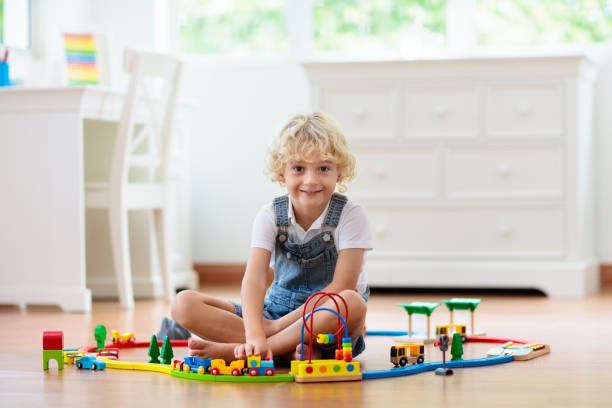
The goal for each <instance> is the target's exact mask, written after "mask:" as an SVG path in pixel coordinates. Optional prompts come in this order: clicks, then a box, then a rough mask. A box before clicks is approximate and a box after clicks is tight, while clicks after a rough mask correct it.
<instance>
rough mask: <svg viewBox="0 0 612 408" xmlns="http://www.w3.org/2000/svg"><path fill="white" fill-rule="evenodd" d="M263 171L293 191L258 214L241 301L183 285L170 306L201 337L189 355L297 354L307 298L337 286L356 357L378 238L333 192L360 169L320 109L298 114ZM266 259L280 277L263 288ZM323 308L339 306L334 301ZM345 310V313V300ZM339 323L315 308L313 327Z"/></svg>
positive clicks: (358, 209) (326, 329)
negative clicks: (369, 262) (369, 263)
mask: <svg viewBox="0 0 612 408" xmlns="http://www.w3.org/2000/svg"><path fill="white" fill-rule="evenodd" d="M267 173H268V174H269V175H270V176H271V179H272V180H273V181H278V182H279V183H280V184H281V185H283V186H285V187H286V189H287V192H288V195H285V196H282V197H278V198H276V199H275V200H274V201H273V203H270V204H268V205H266V206H264V207H263V208H262V210H261V211H260V212H259V214H258V215H257V217H256V218H255V221H254V224H253V233H252V240H251V252H250V255H249V260H248V263H247V268H246V272H245V275H244V278H243V281H242V290H241V297H242V305H240V304H237V303H233V302H229V301H226V300H221V299H216V298H214V297H211V296H208V295H205V294H201V293H198V292H195V291H183V292H180V293H179V294H178V295H177V297H176V299H175V301H174V302H173V304H172V308H171V315H172V318H173V319H174V321H175V322H176V323H178V324H179V325H182V326H183V327H185V328H186V329H187V330H189V331H191V332H192V333H195V334H196V335H198V336H199V337H201V338H202V340H200V339H191V340H190V341H189V349H190V354H191V355H197V356H200V357H215V358H224V359H226V360H228V361H229V360H233V359H240V358H245V357H248V356H251V355H253V354H259V355H261V356H262V357H264V358H272V356H284V357H285V358H288V359H293V358H295V355H296V354H297V355H298V356H299V352H300V350H299V347H300V336H301V327H302V313H303V309H304V306H303V304H304V302H305V301H306V299H307V298H308V297H309V296H310V295H311V294H312V293H315V292H318V291H324V292H335V293H339V294H340V295H341V296H342V297H343V298H344V299H345V301H346V303H347V306H348V319H347V325H348V329H349V335H350V336H351V338H352V339H353V355H354V356H356V355H357V354H359V353H361V352H362V351H363V350H364V349H365V342H364V340H363V336H362V330H363V327H364V322H365V315H366V301H367V298H368V295H369V289H368V287H367V281H366V277H365V274H364V272H363V264H364V251H366V250H371V249H372V248H371V247H372V245H371V236H370V230H369V226H368V222H367V217H366V213H365V211H364V209H363V207H362V206H361V205H359V204H357V203H355V202H354V201H351V200H348V199H347V198H346V197H344V196H343V195H340V194H338V193H335V190H336V187H338V189H339V190H340V191H344V190H345V183H346V182H347V181H350V180H351V179H352V178H353V177H354V173H355V158H354V156H353V154H352V153H351V152H350V150H349V148H348V144H347V142H346V139H345V137H344V135H343V134H342V132H341V131H340V130H339V128H338V127H337V126H336V125H335V123H334V122H333V121H332V120H331V119H330V118H328V117H327V116H326V115H324V114H322V113H314V114H312V115H310V116H303V115H297V116H295V117H293V118H292V119H291V121H290V122H289V123H288V124H287V125H286V126H285V127H284V128H283V129H282V131H281V132H280V135H279V136H278V138H277V139H276V140H275V142H274V143H273V145H272V147H271V149H270V154H269V157H268V162H267ZM268 266H272V267H273V268H274V282H273V284H272V285H271V286H270V288H268V290H267V291H266V275H267V271H268ZM313 305H314V302H311V303H310V304H309V310H307V311H306V312H307V313H308V312H310V311H311V309H312V306H313ZM319 307H327V308H332V309H335V305H334V304H333V302H332V301H331V300H326V301H325V302H321V303H320V304H319V305H317V308H319ZM339 312H340V313H341V314H342V315H343V316H345V311H344V310H343V308H342V307H341V310H340V311H339ZM336 328H337V317H336V316H335V315H334V314H332V313H329V312H319V313H317V315H316V319H315V327H314V331H315V333H330V332H335V331H336ZM305 341H306V340H305ZM334 347H335V345H330V346H329V347H325V348H323V349H318V350H313V351H314V353H313V355H316V356H320V355H322V356H323V357H324V358H333V348H334Z"/></svg>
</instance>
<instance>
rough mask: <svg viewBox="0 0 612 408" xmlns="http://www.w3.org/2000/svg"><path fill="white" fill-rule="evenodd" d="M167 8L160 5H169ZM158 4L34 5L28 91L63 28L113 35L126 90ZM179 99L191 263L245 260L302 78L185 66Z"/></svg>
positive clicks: (606, 132)
mask: <svg viewBox="0 0 612 408" xmlns="http://www.w3.org/2000/svg"><path fill="white" fill-rule="evenodd" d="M162 3H163V2H162ZM155 4H156V2H154V1H149V0H130V1H119V0H107V1H88V2H83V1H78V0H53V1H51V0H32V19H33V51H32V53H31V54H23V53H22V54H19V53H17V55H14V56H13V59H12V69H13V70H14V71H13V72H14V73H16V75H17V76H18V77H22V78H24V80H25V84H26V85H53V84H54V83H55V82H54V81H57V76H56V75H55V74H54V69H55V68H54V61H55V60H56V59H57V56H56V55H54V53H53V52H52V51H51V50H52V46H51V43H52V41H54V38H56V37H57V27H83V28H85V29H87V28H89V29H91V30H96V31H99V32H104V33H107V35H108V42H109V44H108V45H109V58H110V61H111V68H112V71H111V80H112V84H113V85H114V86H117V87H121V86H122V84H123V81H124V79H123V76H122V74H121V73H120V70H119V67H120V61H121V52H122V50H123V49H124V48H125V47H133V48H137V49H154V48H155V47H156V46H157V45H158V44H159V38H157V37H158V33H157V32H156V28H155V21H156V16H155ZM182 96H185V97H196V98H198V99H199V100H200V101H201V103H200V106H199V107H198V109H197V112H196V122H195V126H194V132H193V142H192V143H193V178H192V182H193V196H192V209H193V216H192V220H193V245H194V248H193V257H194V261H195V262H243V261H245V260H246V258H247V255H248V247H249V240H250V228H251V222H252V219H253V217H254V215H255V214H256V212H257V210H258V209H259V208H260V207H261V205H263V204H264V203H266V202H268V201H269V200H271V199H272V198H273V197H274V196H275V195H276V194H279V193H280V192H281V191H280V189H279V188H278V187H277V186H275V185H273V184H272V183H271V182H270V181H268V180H267V179H266V177H265V176H264V175H263V173H262V171H263V160H264V155H265V150H266V147H267V144H268V142H269V141H270V140H271V139H272V138H273V137H274V135H275V134H276V132H277V131H278V130H279V129H280V127H281V126H282V125H283V124H284V122H285V121H286V120H287V119H289V117H290V116H291V115H292V114H294V113H297V112H300V111H304V110H305V109H306V107H307V98H308V88H307V82H306V78H305V75H304V73H303V71H302V69H301V67H300V66H299V64H297V63H296V62H294V61H291V60H289V59H282V58H278V59H266V60H261V59H257V60H254V61H253V60H231V59H197V58H193V59H187V64H186V69H185V75H184V81H183V87H182ZM610 106H612V46H610V47H608V49H607V50H606V52H605V53H604V58H603V66H602V68H601V69H600V75H599V79H598V82H597V86H596V105H595V111H596V112H595V123H594V131H595V146H596V148H597V151H596V163H594V166H595V170H596V174H597V183H598V191H597V193H598V195H597V199H596V202H597V205H598V214H597V220H598V221H597V224H598V226H599V232H598V241H599V248H600V251H599V257H600V259H601V260H602V262H606V263H612V228H611V227H612V183H611V182H609V181H608V177H609V175H612V160H610V157H612V112H611V111H610Z"/></svg>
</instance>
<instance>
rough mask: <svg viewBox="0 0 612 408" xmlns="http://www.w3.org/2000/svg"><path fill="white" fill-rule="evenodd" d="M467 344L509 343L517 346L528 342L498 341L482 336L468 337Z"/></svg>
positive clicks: (494, 338) (514, 340) (498, 339)
mask: <svg viewBox="0 0 612 408" xmlns="http://www.w3.org/2000/svg"><path fill="white" fill-rule="evenodd" d="M467 341H468V342H471V343H507V342H509V341H511V342H513V343H517V344H529V343H532V342H530V341H525V340H516V339H500V338H496V337H483V336H468V338H467Z"/></svg>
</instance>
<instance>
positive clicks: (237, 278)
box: [193, 263, 612, 286]
mask: <svg viewBox="0 0 612 408" xmlns="http://www.w3.org/2000/svg"><path fill="white" fill-rule="evenodd" d="M193 269H194V270H195V271H196V272H197V273H198V275H199V277H200V285H204V284H218V285H221V284H223V285H239V284H240V282H241V281H242V277H243V276H244V271H245V270H246V264H243V263H218V264H213V263H196V264H194V265H193ZM599 271H600V275H601V285H602V286H604V285H612V264H602V265H600V266H599ZM273 278H274V271H273V270H272V269H270V270H269V271H268V282H272V280H273Z"/></svg>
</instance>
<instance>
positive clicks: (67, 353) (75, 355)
mask: <svg viewBox="0 0 612 408" xmlns="http://www.w3.org/2000/svg"><path fill="white" fill-rule="evenodd" d="M85 355H86V353H85V352H84V351H82V350H64V363H67V364H74V360H75V359H79V358H81V357H85Z"/></svg>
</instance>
